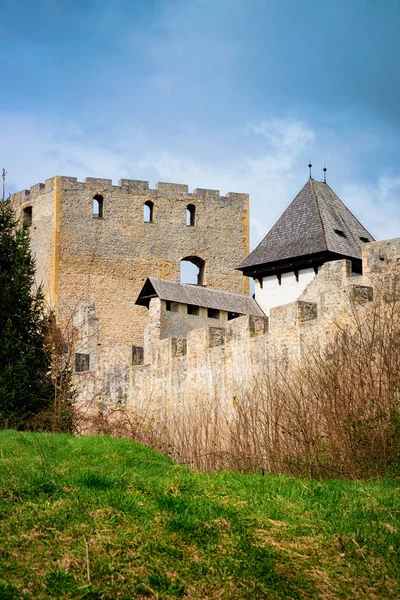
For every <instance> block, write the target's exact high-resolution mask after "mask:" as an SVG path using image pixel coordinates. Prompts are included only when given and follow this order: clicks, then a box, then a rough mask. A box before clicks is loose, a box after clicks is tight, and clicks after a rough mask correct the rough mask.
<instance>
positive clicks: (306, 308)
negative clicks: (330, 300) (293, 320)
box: [297, 300, 318, 323]
mask: <svg viewBox="0 0 400 600" xmlns="http://www.w3.org/2000/svg"><path fill="white" fill-rule="evenodd" d="M317 316H318V314H317V304H316V303H315V302H304V301H302V300H299V301H298V302H297V321H298V323H305V322H306V321H312V320H313V319H316V318H317Z"/></svg>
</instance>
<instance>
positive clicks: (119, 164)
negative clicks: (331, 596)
mask: <svg viewBox="0 0 400 600" xmlns="http://www.w3.org/2000/svg"><path fill="white" fill-rule="evenodd" d="M1 7H2V8H1V23H0V29H1V39H2V44H1V47H0V75H1V88H0V122H1V128H0V132H1V142H2V143H1V163H2V164H1V165H0V166H2V165H4V166H5V167H6V169H7V171H8V178H7V185H8V191H9V192H14V191H16V190H17V189H22V188H24V187H30V186H31V185H33V184H35V183H38V182H39V181H43V180H44V179H46V178H48V177H52V176H53V175H56V174H61V175H71V176H77V177H78V178H79V179H80V180H82V179H84V178H85V177H88V176H92V177H93V176H97V177H105V178H112V179H113V181H114V183H116V182H117V181H118V179H120V178H131V179H148V180H149V181H150V184H151V185H152V186H153V185H154V184H155V182H156V181H174V182H179V183H187V184H188V185H189V187H190V189H193V188H195V187H209V188H215V189H219V190H220V191H221V193H222V194H225V193H226V192H228V191H238V192H248V193H250V195H251V237H252V246H254V245H255V244H256V243H257V242H258V241H259V239H260V238H261V237H262V236H263V235H264V234H265V233H266V232H267V230H268V229H269V227H270V226H271V225H272V224H273V223H274V221H275V220H276V219H277V218H278V217H279V215H280V213H281V212H282V211H283V209H284V208H285V207H286V205H287V204H288V203H289V201H290V200H291V199H292V198H293V196H294V195H295V194H296V192H297V191H298V190H299V189H300V188H301V187H302V185H303V184H304V182H305V180H306V178H307V176H308V169H307V163H308V160H309V157H311V160H312V162H313V165H314V168H313V174H314V176H315V177H320V176H321V177H322V167H323V165H324V162H326V164H327V167H328V182H329V183H330V184H331V186H332V187H333V188H334V189H335V191H336V192H337V193H339V195H340V196H341V197H342V199H343V200H344V201H345V202H346V203H347V204H348V205H349V206H350V208H351V209H352V210H353V211H354V212H355V214H356V215H357V216H358V217H359V218H360V219H361V220H362V222H363V223H364V225H365V226H366V227H367V228H368V229H370V230H371V232H372V233H373V234H374V235H375V236H376V237H377V238H378V239H383V238H389V237H397V236H399V235H400V161H399V158H400V144H399V141H400V136H399V132H400V75H399V64H400V42H399V36H398V31H399V26H400V2H399V1H398V0H385V1H384V2H380V3H379V2H377V1H376V0H351V2H349V0H347V1H344V0H334V1H333V2H330V3H328V2H322V1H318V2H317V1H315V0H113V1H107V2H106V1H104V0H68V1H67V0H36V1H33V0H19V1H17V2H16V1H15V0H2V2H1Z"/></svg>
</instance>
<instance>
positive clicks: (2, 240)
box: [0, 199, 53, 428]
mask: <svg viewBox="0 0 400 600" xmlns="http://www.w3.org/2000/svg"><path fill="white" fill-rule="evenodd" d="M34 276H35V261H34V259H33V256H32V254H31V249H30V239H29V227H28V225H27V224H26V223H22V225H21V224H20V223H19V222H18V220H17V219H16V215H15V211H14V210H13V207H12V205H11V202H10V200H4V199H3V200H0V427H5V426H6V427H18V428H24V427H27V426H29V421H30V420H31V419H32V418H33V417H34V416H35V415H37V414H39V413H40V412H42V411H44V410H46V409H48V407H49V406H50V405H51V401H52V397H53V385H52V381H51V375H50V370H51V357H50V352H49V350H48V347H47V344H46V331H47V325H48V319H47V317H46V314H45V308H44V297H43V292H42V289H41V288H39V289H35V286H34Z"/></svg>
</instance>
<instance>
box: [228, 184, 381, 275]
mask: <svg viewBox="0 0 400 600" xmlns="http://www.w3.org/2000/svg"><path fill="white" fill-rule="evenodd" d="M337 232H339V233H337ZM360 238H365V239H367V240H368V241H373V240H374V238H373V237H372V235H371V234H370V233H369V232H368V231H367V230H366V229H365V228H364V227H363V226H362V225H361V223H360V222H359V221H358V220H357V219H356V217H355V216H354V215H353V214H352V213H351V212H350V210H349V209H348V208H347V207H346V206H345V205H344V204H343V202H342V201H341V200H340V198H339V197H338V196H337V195H336V194H335V192H334V191H333V190H332V188H330V187H329V185H328V184H327V183H324V182H322V181H315V180H314V179H309V180H308V181H307V183H306V184H305V186H304V187H303V188H302V189H301V190H300V192H299V193H298V194H297V196H296V197H295V199H294V200H293V202H292V203H291V204H290V205H289V206H288V208H287V209H286V210H285V212H284V213H283V215H282V216H281V217H280V219H279V220H278V221H277V222H276V223H275V225H274V226H273V227H272V229H271V230H270V231H269V233H267V235H266V236H265V238H264V239H263V240H262V242H260V244H259V245H258V246H257V248H255V250H253V252H251V253H250V254H249V256H248V257H247V258H245V260H244V261H243V262H242V263H241V264H240V265H239V267H238V268H239V269H245V268H246V267H252V266H256V265H265V264H268V263H274V262H278V261H281V260H285V259H291V258H296V257H300V256H305V255H309V254H315V253H318V252H324V251H328V252H334V253H336V254H341V255H343V256H347V257H353V258H361V245H362V243H363V242H365V239H364V240H361V239H360Z"/></svg>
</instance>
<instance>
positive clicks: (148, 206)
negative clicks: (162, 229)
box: [143, 200, 154, 223]
mask: <svg viewBox="0 0 400 600" xmlns="http://www.w3.org/2000/svg"><path fill="white" fill-rule="evenodd" d="M153 216H154V204H153V202H151V200H147V202H145V203H144V207H143V220H144V222H145V223H152V222H153Z"/></svg>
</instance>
